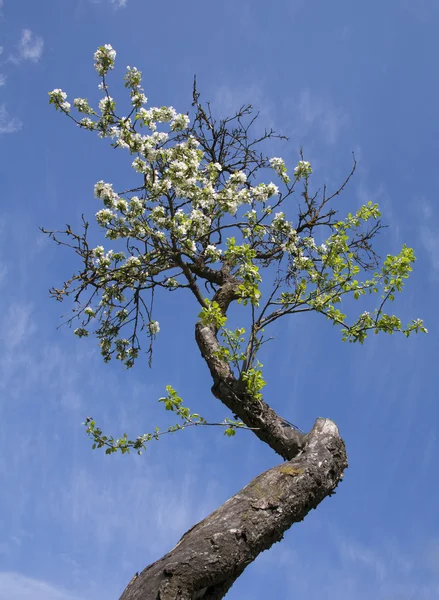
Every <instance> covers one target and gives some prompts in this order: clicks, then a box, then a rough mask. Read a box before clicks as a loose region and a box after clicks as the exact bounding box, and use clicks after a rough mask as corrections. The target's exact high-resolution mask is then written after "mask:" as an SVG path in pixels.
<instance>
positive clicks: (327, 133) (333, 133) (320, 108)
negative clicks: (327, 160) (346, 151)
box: [298, 88, 349, 145]
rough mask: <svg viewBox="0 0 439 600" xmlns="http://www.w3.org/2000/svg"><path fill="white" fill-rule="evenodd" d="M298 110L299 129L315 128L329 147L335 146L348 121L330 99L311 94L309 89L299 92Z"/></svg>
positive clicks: (340, 109)
mask: <svg viewBox="0 0 439 600" xmlns="http://www.w3.org/2000/svg"><path fill="white" fill-rule="evenodd" d="M298 109H299V120H300V123H299V129H302V128H304V129H306V130H310V129H314V128H317V129H318V130H319V131H320V132H321V134H323V137H324V141H325V142H326V143H328V144H330V145H333V144H335V142H336V141H337V139H338V137H339V135H340V132H341V130H342V129H343V127H345V126H346V124H347V123H348V120H349V117H348V115H347V114H346V113H345V112H344V111H343V109H342V108H341V107H336V106H334V104H333V101H332V99H331V98H330V97H328V96H327V95H323V94H316V93H313V92H311V90H310V89H309V88H304V89H303V90H302V91H301V92H300V96H299V102H298Z"/></svg>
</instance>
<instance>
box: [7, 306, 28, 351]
mask: <svg viewBox="0 0 439 600" xmlns="http://www.w3.org/2000/svg"><path fill="white" fill-rule="evenodd" d="M31 314H32V307H31V306H30V305H25V304H12V305H11V306H10V307H9V310H8V313H7V316H5V318H4V319H3V324H2V333H1V337H2V338H3V339H4V341H5V347H6V346H8V347H9V348H10V349H13V348H15V347H16V346H18V345H19V344H21V343H23V342H24V341H25V340H28V339H29V337H30V336H31V335H32V334H33V333H34V331H35V324H34V322H33V320H32V319H31Z"/></svg>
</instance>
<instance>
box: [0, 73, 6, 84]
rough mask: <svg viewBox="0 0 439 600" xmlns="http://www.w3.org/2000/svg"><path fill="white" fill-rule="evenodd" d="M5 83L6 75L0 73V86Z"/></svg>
mask: <svg viewBox="0 0 439 600" xmlns="http://www.w3.org/2000/svg"><path fill="white" fill-rule="evenodd" d="M5 83H6V76H5V75H2V74H1V73H0V87H1V86H2V85H5Z"/></svg>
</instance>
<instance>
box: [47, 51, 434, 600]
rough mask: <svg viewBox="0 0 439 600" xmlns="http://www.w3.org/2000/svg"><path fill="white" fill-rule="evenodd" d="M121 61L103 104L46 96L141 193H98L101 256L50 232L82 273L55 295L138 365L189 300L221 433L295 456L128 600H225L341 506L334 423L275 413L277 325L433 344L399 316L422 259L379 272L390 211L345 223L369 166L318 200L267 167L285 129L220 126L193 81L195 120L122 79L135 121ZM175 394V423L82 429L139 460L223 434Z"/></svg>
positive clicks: (359, 213) (295, 178)
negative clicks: (272, 352)
mask: <svg viewBox="0 0 439 600" xmlns="http://www.w3.org/2000/svg"><path fill="white" fill-rule="evenodd" d="M115 57H116V52H115V50H114V49H113V48H112V47H111V46H110V45H106V46H102V47H100V48H99V49H98V50H97V51H96V53H95V56H94V58H95V68H96V71H97V73H98V75H99V76H100V79H101V83H100V85H99V88H100V90H101V92H102V99H101V100H100V101H99V105H98V107H97V108H96V109H94V108H93V107H92V106H90V104H89V103H88V101H87V100H86V99H85V98H75V99H74V100H73V107H72V105H71V104H70V103H69V102H68V101H67V95H66V93H65V92H64V91H62V90H60V89H55V90H53V91H52V92H50V93H49V97H50V103H51V104H53V105H54V107H55V109H57V110H59V111H61V112H62V113H64V114H65V115H67V116H68V117H69V118H70V119H72V120H73V121H74V122H75V123H76V124H77V125H78V126H79V127H80V128H82V129H86V130H88V131H89V132H95V133H97V134H98V136H100V137H101V138H109V139H110V140H111V144H112V146H113V147H114V148H118V149H122V150H125V151H126V152H128V153H129V154H130V155H131V157H132V167H133V169H134V170H135V172H136V173H137V176H138V185H137V186H136V187H135V188H134V189H129V190H125V191H115V190H114V189H113V185H112V184H111V183H110V182H105V181H99V182H98V183H96V185H95V189H94V195H95V197H96V198H97V199H98V200H99V201H100V203H101V208H100V209H99V210H98V212H97V213H96V221H97V224H98V226H99V227H100V228H102V230H103V232H104V234H103V238H105V241H103V242H102V245H98V246H96V247H92V246H91V245H89V241H88V240H89V236H88V235H87V234H88V229H89V224H88V223H87V222H86V220H84V222H83V229H82V231H81V232H80V233H75V232H74V231H73V230H72V229H71V228H70V227H67V228H66V229H65V230H64V231H46V233H48V234H49V235H50V236H51V237H52V238H53V239H54V240H55V241H56V242H57V243H58V244H61V245H65V246H68V247H70V248H73V249H74V251H75V252H76V254H77V255H79V258H80V262H81V267H80V269H79V270H78V272H77V273H75V274H74V275H73V276H72V277H71V278H70V279H68V280H67V281H66V282H65V283H64V285H63V286H62V287H61V288H60V289H57V288H53V290H52V293H53V295H54V296H55V297H56V298H57V299H58V300H64V299H65V298H66V297H72V298H73V301H74V302H73V313H72V317H71V319H70V320H69V322H73V321H77V323H78V325H77V327H76V328H75V330H74V331H75V334H76V335H77V336H79V337H85V336H90V335H94V336H96V337H97V339H98V342H99V346H100V349H101V353H102V356H103V359H104V360H105V361H110V360H111V359H112V358H115V359H117V360H120V361H122V362H123V363H124V364H125V366H126V367H128V368H130V367H132V366H133V364H134V363H135V361H136V360H140V359H141V356H142V354H141V350H142V348H144V349H145V350H146V353H147V354H148V355H149V359H150V360H151V357H152V354H151V353H152V347H153V343H154V340H155V338H156V336H157V335H159V333H160V326H159V323H158V322H157V320H156V319H155V317H154V302H153V299H154V294H157V292H160V293H172V294H176V298H177V296H178V294H179V293H183V290H185V291H186V293H187V292H189V293H192V294H193V295H194V296H195V298H196V300H197V302H198V304H199V314H198V316H197V317H196V318H194V326H195V337H196V343H197V344H198V348H199V350H200V352H201V354H202V356H203V358H204V360H205V362H206V365H207V367H208V368H209V370H210V373H211V376H212V381H213V386H212V392H213V394H214V396H215V397H216V398H217V399H218V400H219V401H221V402H222V403H223V404H224V405H225V406H226V407H227V408H228V409H230V411H231V413H232V415H233V419H232V418H226V419H225V421H224V422H223V423H217V425H218V426H222V427H224V429H225V433H226V434H227V435H235V433H236V431H237V430H239V429H240V428H247V429H251V431H252V432H253V433H254V434H255V435H256V436H257V437H258V438H259V439H260V440H261V441H263V442H265V443H266V444H268V445H269V446H270V447H271V448H272V449H273V450H274V451H275V452H276V453H277V454H279V455H280V456H281V457H282V458H283V459H284V460H285V462H284V463H283V464H281V465H280V466H279V465H278V466H275V467H273V468H272V469H270V470H269V471H267V472H265V473H262V474H261V475H259V476H258V477H257V478H256V479H255V480H253V481H252V482H251V483H250V484H249V485H248V486H246V487H245V488H244V489H243V490H241V491H240V492H239V493H238V494H237V495H236V496H234V497H233V498H231V499H230V500H229V501H228V502H227V503H226V504H224V505H223V506H222V507H220V508H219V509H218V510H217V511H215V512H214V513H213V514H212V515H210V516H209V517H207V518H206V519H204V521H202V522H201V523H199V524H198V525H196V526H195V527H193V528H192V529H191V530H189V531H188V532H187V533H186V534H185V535H184V536H183V537H182V539H181V540H180V542H179V543H178V544H177V546H176V547H175V548H174V549H173V550H172V551H171V552H170V553H169V554H167V555H166V556H164V557H163V558H162V559H160V560H159V561H157V562H156V563H154V564H152V565H150V566H149V567H147V568H146V569H145V570H144V571H143V572H142V573H140V574H136V576H135V577H134V578H133V580H132V581H131V582H130V583H129V584H128V586H127V588H126V590H125V592H124V593H123V595H122V598H123V599H124V600H134V599H140V598H142V599H145V600H149V599H151V600H152V599H153V598H154V599H156V598H160V599H161V600H165V599H167V600H168V599H169V600H171V599H177V598H179V599H195V598H197V599H201V598H202V599H205V600H207V599H210V600H213V599H217V598H222V597H223V596H224V595H225V594H226V593H227V591H228V589H229V588H230V587H231V585H232V584H233V582H234V581H235V580H236V578H237V577H239V575H240V574H241V573H242V572H243V571H244V569H245V567H246V566H247V565H248V564H249V563H250V562H252V561H253V560H254V559H255V558H256V556H257V555H258V554H259V553H260V552H262V551H263V550H265V549H267V548H269V547H270V546H271V545H272V544H273V543H274V542H275V541H278V540H279V539H281V538H282V535H283V533H284V532H285V530H286V529H288V528H289V527H290V526H291V525H292V524H293V523H294V522H297V521H299V520H302V519H303V518H304V517H305V516H306V514H307V513H308V512H309V510H311V508H315V507H316V506H317V505H318V504H319V503H320V502H321V501H322V500H323V499H324V498H325V497H326V496H328V495H331V494H332V493H333V492H334V489H335V487H336V486H337V484H338V483H339V481H340V480H341V478H342V476H343V471H344V469H345V468H346V466H347V461H346V452H345V447H344V443H343V441H342V439H341V437H340V435H339V432H338V429H337V427H336V425H335V424H334V423H333V422H332V421H330V420H329V419H317V421H316V423H315V425H314V427H313V429H312V430H311V431H310V432H309V433H307V434H304V433H302V432H300V431H299V430H297V429H296V428H294V427H290V426H286V425H288V424H287V423H286V422H285V420H284V419H282V418H281V417H280V416H279V415H278V414H277V413H276V412H275V411H274V410H273V408H271V407H270V406H269V404H268V403H267V402H266V399H265V398H264V395H263V388H264V385H265V381H264V378H263V371H262V364H261V363H260V361H259V359H258V356H259V351H260V349H261V346H262V344H263V343H264V342H265V340H266V338H264V336H266V335H267V331H269V329H270V326H271V325H272V324H273V323H274V322H275V321H278V320H279V319H283V318H286V317H288V316H290V315H293V314H297V313H306V312H315V313H319V314H321V315H322V318H323V317H325V318H326V319H327V320H329V321H330V322H331V323H332V324H334V325H335V326H337V327H338V328H339V329H340V332H341V336H342V339H343V340H345V341H349V342H359V343H360V344H362V343H363V342H364V341H365V339H366V337H367V336H368V334H369V333H371V332H373V333H379V332H383V333H391V334H392V333H397V332H398V333H403V334H404V335H406V336H409V335H410V334H411V333H412V332H420V331H421V332H426V329H425V327H424V325H423V323H422V321H421V320H419V319H416V320H413V321H412V322H411V323H409V324H407V325H403V324H402V323H401V320H400V319H399V318H398V317H397V316H395V315H392V314H389V313H388V312H387V307H388V305H389V304H390V303H391V301H392V300H393V299H394V297H395V295H396V294H397V293H398V292H401V290H402V289H403V285H404V282H405V279H406V278H407V277H408V276H409V273H410V271H411V270H412V265H413V262H414V260H415V257H414V253H413V250H412V249H411V248H408V247H406V246H403V247H402V249H401V251H400V253H399V254H397V255H395V256H393V255H388V256H387V257H386V258H385V259H384V260H383V261H381V260H380V258H379V257H378V255H377V254H376V251H375V249H374V238H375V237H376V235H377V234H378V233H379V232H380V230H381V228H382V225H381V223H380V220H379V219H380V212H379V207H378V205H377V204H373V203H372V202H368V203H367V204H365V205H363V206H360V207H359V208H358V209H357V210H356V211H355V212H351V213H349V214H347V215H344V216H339V215H338V211H337V208H336V201H337V199H338V198H337V197H338V195H339V194H340V192H342V191H343V189H344V188H345V186H346V184H347V183H348V181H349V179H350V178H351V176H352V174H353V172H354V170H355V159H354V164H353V168H352V170H351V172H350V174H349V175H348V177H347V178H346V180H345V181H344V183H343V184H342V185H341V187H340V188H339V189H337V190H336V191H335V192H332V193H329V192H328V191H327V189H326V187H323V190H322V191H321V192H320V193H319V192H317V193H316V192H312V191H311V179H312V176H313V175H312V167H311V165H310V163H309V162H307V161H306V160H305V159H304V157H303V155H302V153H301V155H300V160H299V161H298V163H297V165H296V166H295V167H294V169H293V170H292V171H291V172H290V171H289V169H288V168H287V166H286V165H285V163H284V161H283V160H282V159H281V158H277V157H273V158H269V157H267V156H266V155H265V153H264V152H263V147H264V142H266V141H267V140H270V139H273V138H277V137H281V136H277V135H276V134H275V133H274V132H273V131H271V130H270V131H265V132H264V133H263V134H262V135H259V136H255V135H254V134H253V130H254V127H253V126H254V122H255V119H256V117H255V115H254V113H253V111H252V107H251V106H244V107H242V108H240V109H239V110H238V111H237V112H236V114H234V115H233V116H231V117H227V118H222V119H220V120H216V119H215V118H214V116H213V115H212V112H211V108H210V105H209V104H207V105H202V104H201V102H200V100H199V93H198V91H197V88H196V85H195V84H194V91H193V103H192V110H191V111H190V113H189V114H182V113H177V112H176V111H175V110H174V108H172V107H169V106H164V107H161V108H154V107H150V108H147V99H146V97H145V94H144V91H143V88H142V82H141V72H140V71H139V70H138V69H137V68H134V67H133V68H132V67H127V70H126V73H125V76H124V82H125V87H126V88H127V90H128V94H129V99H130V105H129V110H128V111H127V114H126V115H125V116H121V115H120V113H119V111H118V108H117V106H116V101H115V100H114V99H113V97H112V96H111V95H110V92H109V86H108V82H107V77H108V75H109V72H110V71H111V70H113V68H114V65H115ZM271 179H273V180H274V181H271ZM287 201H288V202H287ZM293 207H294V214H292V215H291V213H292V212H293ZM290 215H291V216H290ZM369 295H371V296H374V295H375V296H376V297H377V298H378V300H377V302H375V303H374V305H375V308H374V309H373V310H369V311H364V310H361V308H360V309H359V310H357V311H356V312H355V306H356V305H357V304H356V303H355V300H356V301H358V304H360V303H361V301H362V300H363V299H364V297H365V296H369ZM232 303H237V304H238V305H239V306H238V308H239V311H241V313H240V314H242V324H243V326H241V327H239V328H237V329H234V330H232V329H229V328H227V312H228V309H229V307H230V305H231V304H232ZM244 324H245V326H244ZM247 324H248V325H247ZM166 389H167V394H166V396H165V397H163V398H160V401H161V402H163V404H164V407H165V409H166V410H169V411H172V412H173V413H175V415H176V418H177V419H178V422H177V423H173V424H172V425H171V426H170V427H169V428H168V429H167V430H164V431H159V430H158V429H156V430H155V431H153V432H149V433H143V432H138V436H137V437H134V438H133V439H130V438H129V437H128V436H127V435H126V434H124V435H123V436H121V437H114V436H112V435H110V434H109V433H105V434H104V432H103V431H102V430H101V429H100V427H99V426H98V425H97V424H96V422H95V420H94V419H92V418H91V417H89V418H87V420H86V423H85V426H86V430H87V433H88V434H89V435H90V436H91V438H92V440H93V447H94V448H96V447H98V448H102V447H103V448H105V450H106V452H107V453H109V454H111V453H113V452H118V451H120V452H122V453H128V452H129V451H130V450H131V449H134V450H136V451H137V452H139V453H141V451H142V449H144V448H145V446H146V445H147V444H148V442H149V441H150V440H152V439H153V438H158V437H160V436H161V435H163V434H164V433H169V432H173V431H177V430H179V429H184V428H186V427H193V426H203V425H207V424H211V423H208V422H207V421H206V420H205V419H204V418H203V417H202V416H201V415H198V414H194V413H192V412H191V410H190V409H189V408H188V407H186V406H184V405H183V401H182V399H181V398H180V397H179V396H178V392H177V391H176V390H174V389H173V388H172V387H171V386H170V385H168V386H167V388H166Z"/></svg>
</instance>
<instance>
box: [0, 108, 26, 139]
mask: <svg viewBox="0 0 439 600" xmlns="http://www.w3.org/2000/svg"><path fill="white" fill-rule="evenodd" d="M22 126H23V125H22V123H21V121H20V120H19V119H17V118H16V117H11V115H10V114H9V113H8V111H7V109H6V106H5V105H4V104H0V134H2V133H15V132H16V131H20V129H21V128H22Z"/></svg>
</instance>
